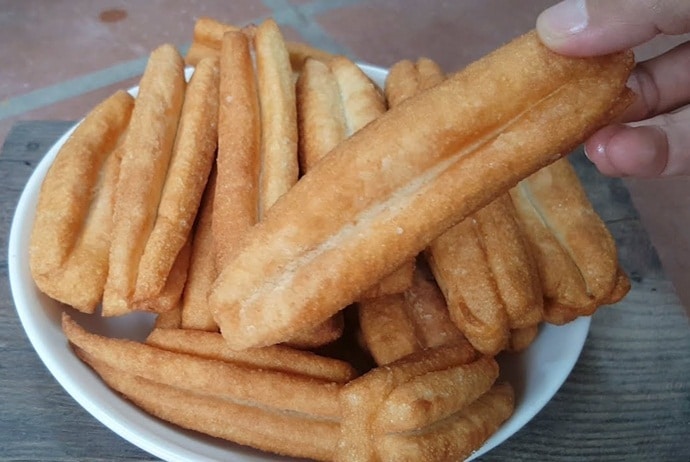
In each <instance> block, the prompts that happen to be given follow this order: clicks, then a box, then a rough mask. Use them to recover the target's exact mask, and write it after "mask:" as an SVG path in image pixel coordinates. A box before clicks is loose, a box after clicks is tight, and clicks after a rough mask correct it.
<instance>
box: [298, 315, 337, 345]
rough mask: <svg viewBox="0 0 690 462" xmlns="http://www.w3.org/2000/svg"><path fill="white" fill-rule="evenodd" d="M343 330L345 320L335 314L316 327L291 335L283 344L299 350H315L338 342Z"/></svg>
mask: <svg viewBox="0 0 690 462" xmlns="http://www.w3.org/2000/svg"><path fill="white" fill-rule="evenodd" d="M344 328H345V320H344V319H343V317H342V316H340V315H338V314H336V315H334V316H331V317H330V318H328V319H327V320H326V321H324V322H322V323H321V324H318V325H317V326H316V327H312V328H310V329H308V330H306V331H301V332H297V333H294V334H292V335H291V336H290V338H289V339H288V340H287V341H285V342H284V344H285V345H287V346H290V347H293V348H298V349H300V350H309V349H312V348H317V347H320V346H324V345H328V344H329V343H332V342H334V341H336V340H338V339H339V338H340V336H342V335H343V329H344Z"/></svg>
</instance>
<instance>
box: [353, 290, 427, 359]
mask: <svg viewBox="0 0 690 462" xmlns="http://www.w3.org/2000/svg"><path fill="white" fill-rule="evenodd" d="M357 305H358V306H357V312H358V314H359V326H360V329H361V335H362V340H363V341H364V344H365V346H366V349H367V350H368V351H369V353H370V354H371V356H372V358H374V361H375V362H376V364H378V365H379V366H381V365H384V364H389V363H392V362H393V361H396V360H398V359H400V358H403V357H405V356H407V355H410V354H412V353H414V352H415V351H420V350H422V345H421V343H420V342H419V340H418V339H417V334H416V332H415V326H414V324H413V323H412V320H411V319H410V317H409V316H408V314H407V306H406V305H407V302H406V301H405V296H404V295H403V294H393V295H384V296H381V297H377V298H372V299H368V300H362V301H360V302H359V303H358V304H357Z"/></svg>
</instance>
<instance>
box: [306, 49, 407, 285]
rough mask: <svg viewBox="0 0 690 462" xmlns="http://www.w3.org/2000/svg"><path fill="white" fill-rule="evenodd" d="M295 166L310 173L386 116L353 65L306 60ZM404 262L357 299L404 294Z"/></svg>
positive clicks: (380, 99)
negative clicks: (346, 142)
mask: <svg viewBox="0 0 690 462" xmlns="http://www.w3.org/2000/svg"><path fill="white" fill-rule="evenodd" d="M297 107H298V116H299V130H300V136H299V143H300V149H299V153H300V166H301V171H302V173H307V172H308V171H309V170H311V169H313V168H314V166H316V165H317V164H318V163H319V161H320V160H321V159H323V158H324V157H325V156H326V154H328V153H329V152H330V151H331V150H332V149H333V148H335V147H336V146H337V145H338V144H339V143H340V142H342V141H343V140H345V139H346V138H349V137H350V136H352V135H353V134H354V133H356V132H357V131H359V130H360V129H362V128H363V127H364V126H366V125H367V124H369V123H370V122H371V121H372V120H374V119H376V118H377V117H379V116H380V115H381V114H383V113H384V112H386V102H385V99H384V97H383V95H382V94H381V92H380V90H379V89H378V88H377V87H376V85H375V84H374V83H373V82H372V81H371V80H370V79H369V77H367V76H366V74H365V73H364V72H363V71H362V70H361V69H360V68H359V67H358V66H357V65H356V64H355V63H353V62H352V61H350V60H349V59H347V58H345V57H343V56H337V57H334V58H333V59H331V60H330V61H329V62H328V63H323V62H320V61H317V60H308V61H307V62H305V64H304V69H303V70H302V73H301V74H300V76H299V78H298V80H297ZM413 271H414V260H413V259H410V260H408V261H407V262H406V263H405V264H404V265H403V266H401V267H400V268H399V269H398V270H396V271H395V272H393V273H392V274H390V275H388V276H387V277H385V278H384V279H382V280H381V281H379V282H378V283H376V284H374V285H373V286H372V287H370V288H369V289H367V291H366V292H365V293H364V294H362V297H361V298H363V299H365V298H375V297H379V296H382V295H390V294H397V293H400V292H403V291H404V290H405V289H407V288H408V287H409V286H410V284H411V283H412V273H413Z"/></svg>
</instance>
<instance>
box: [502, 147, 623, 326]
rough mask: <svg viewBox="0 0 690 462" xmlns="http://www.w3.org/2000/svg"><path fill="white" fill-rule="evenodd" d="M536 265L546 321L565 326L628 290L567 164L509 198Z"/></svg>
mask: <svg viewBox="0 0 690 462" xmlns="http://www.w3.org/2000/svg"><path fill="white" fill-rule="evenodd" d="M510 194H511V197H512V199H513V202H514V203H515V207H516V210H517V212H518V215H519V217H520V220H521V222H522V225H523V227H524V229H525V231H526V235H527V237H528V239H529V241H530V244H531V246H532V249H533V252H534V255H535V257H536V260H537V266H538V269H539V275H540V278H541V283H542V287H543V292H544V298H545V302H544V305H545V306H544V310H545V313H544V315H545V319H546V321H548V322H550V323H554V324H564V323H566V322H569V321H572V320H573V319H575V318H577V317H578V316H589V315H591V314H592V313H594V311H595V310H596V309H597V308H598V307H599V306H601V305H603V304H607V303H610V302H612V301H613V302H615V301H617V300H618V299H620V298H622V296H624V295H625V293H626V292H627V289H628V288H629V281H628V279H627V276H625V274H624V273H623V271H622V270H620V268H619V265H618V257H617V252H616V245H615V242H614V240H613V237H612V236H611V234H610V233H609V231H608V229H607V228H606V225H605V224H604V222H603V221H602V220H601V218H600V217H599V215H598V214H597V213H596V211H595V210H594V209H593V208H592V205H591V203H590V202H589V199H588V198H587V196H586V194H585V191H584V189H583V188H582V184H581V183H580V180H579V179H578V178H577V174H576V173H575V170H574V169H573V167H572V165H571V164H570V162H569V161H568V160H567V159H562V160H559V161H558V162H555V163H553V164H552V165H550V166H548V167H546V168H544V169H542V170H540V171H538V172H537V173H535V174H533V175H531V176H530V177H528V178H526V179H525V180H523V181H521V182H520V183H519V184H518V185H517V186H516V187H515V188H513V189H512V190H511V192H510Z"/></svg>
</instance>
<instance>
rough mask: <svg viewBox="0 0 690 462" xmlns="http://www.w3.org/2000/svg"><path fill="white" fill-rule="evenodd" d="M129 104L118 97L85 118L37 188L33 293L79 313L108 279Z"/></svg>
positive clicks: (97, 300) (97, 298)
mask: <svg viewBox="0 0 690 462" xmlns="http://www.w3.org/2000/svg"><path fill="white" fill-rule="evenodd" d="M133 106H134V100H133V98H132V97H131V96H130V95H129V94H127V93H126V92H124V91H118V92H117V93H115V94H114V95H112V96H111V97H109V98H108V99H106V100H105V101H103V102H102V103H100V104H99V105H98V106H96V107H95V108H94V109H93V111H91V112H90V113H89V114H88V115H87V116H86V118H85V119H84V120H83V121H82V122H81V123H80V124H79V126H77V127H76V129H75V130H74V132H73V133H72V134H71V135H70V137H69V138H68V139H67V141H66V142H65V144H64V145H63V147H62V148H61V149H60V152H58V154H57V156H56V157H55V160H54V162H53V164H52V166H51V167H50V169H49V170H48V173H47V174H46V177H45V178H44V180H43V184H42V185H41V191H40V193H39V196H38V205H37V207H36V218H35V222H34V225H33V228H32V231H31V241H30V245H29V266H30V269H31V275H32V276H33V278H34V281H35V282H36V285H37V286H38V288H39V289H40V290H41V291H42V292H44V293H46V294H47V295H49V296H50V297H52V298H54V299H56V300H59V301H61V302H62V303H66V304H68V305H71V306H73V307H75V308H77V309H78V310H80V311H84V312H86V313H92V312H93V311H94V310H95V308H96V306H98V304H99V303H100V301H101V297H102V294H103V287H104V285H105V281H106V277H107V274H108V253H109V251H110V241H111V228H112V214H113V196H114V194H115V185H116V182H117V177H118V171H119V168H120V161H121V158H122V150H121V149H122V148H121V142H122V139H123V138H124V133H125V130H126V129H127V125H128V123H129V119H130V115H131V112H132V108H133Z"/></svg>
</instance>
